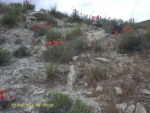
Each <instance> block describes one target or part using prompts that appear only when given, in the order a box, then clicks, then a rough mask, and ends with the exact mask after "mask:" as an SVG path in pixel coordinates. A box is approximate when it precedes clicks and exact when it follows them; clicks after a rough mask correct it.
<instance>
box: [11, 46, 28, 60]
mask: <svg viewBox="0 0 150 113" xmlns="http://www.w3.org/2000/svg"><path fill="white" fill-rule="evenodd" d="M13 54H14V56H15V57H26V56H29V55H30V52H29V50H28V48H27V47H26V46H21V47H19V48H18V49H17V50H16V51H14V52H13Z"/></svg>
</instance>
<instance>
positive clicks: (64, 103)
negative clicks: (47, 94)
mask: <svg viewBox="0 0 150 113" xmlns="http://www.w3.org/2000/svg"><path fill="white" fill-rule="evenodd" d="M52 103H53V104H54V105H55V106H57V108H58V109H59V110H61V109H65V111H67V110H69V109H70V108H71V106H72V100H71V98H70V97H69V95H66V94H62V93H53V94H52Z"/></svg>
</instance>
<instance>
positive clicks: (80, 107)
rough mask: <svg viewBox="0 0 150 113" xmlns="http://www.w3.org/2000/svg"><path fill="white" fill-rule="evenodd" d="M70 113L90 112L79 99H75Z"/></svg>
mask: <svg viewBox="0 0 150 113" xmlns="http://www.w3.org/2000/svg"><path fill="white" fill-rule="evenodd" d="M72 113H91V110H90V108H89V107H88V106H87V105H86V104H85V103H83V102H82V101H81V100H80V99H76V100H75V103H74V105H73V107H72Z"/></svg>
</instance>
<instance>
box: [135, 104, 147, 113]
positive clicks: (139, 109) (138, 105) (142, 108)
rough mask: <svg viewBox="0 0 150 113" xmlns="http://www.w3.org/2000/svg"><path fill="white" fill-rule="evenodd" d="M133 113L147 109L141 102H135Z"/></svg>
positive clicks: (144, 111)
mask: <svg viewBox="0 0 150 113" xmlns="http://www.w3.org/2000/svg"><path fill="white" fill-rule="evenodd" d="M135 113H147V111H146V109H145V107H144V106H143V105H142V104H140V103H137V104H136V110H135Z"/></svg>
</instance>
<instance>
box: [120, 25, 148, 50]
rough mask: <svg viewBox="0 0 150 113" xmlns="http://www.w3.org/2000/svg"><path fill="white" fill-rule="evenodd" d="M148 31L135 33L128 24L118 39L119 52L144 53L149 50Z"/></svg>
mask: <svg viewBox="0 0 150 113" xmlns="http://www.w3.org/2000/svg"><path fill="white" fill-rule="evenodd" d="M148 37H149V31H147V32H146V33H144V32H142V33H141V32H137V31H135V30H134V29H132V28H131V27H130V25H129V24H128V25H127V26H126V27H125V28H124V29H123V33H122V34H121V37H120V41H119V43H120V45H119V52H121V53H127V52H134V51H145V50H148V49H149V48H150V43H149V42H150V41H148Z"/></svg>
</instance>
